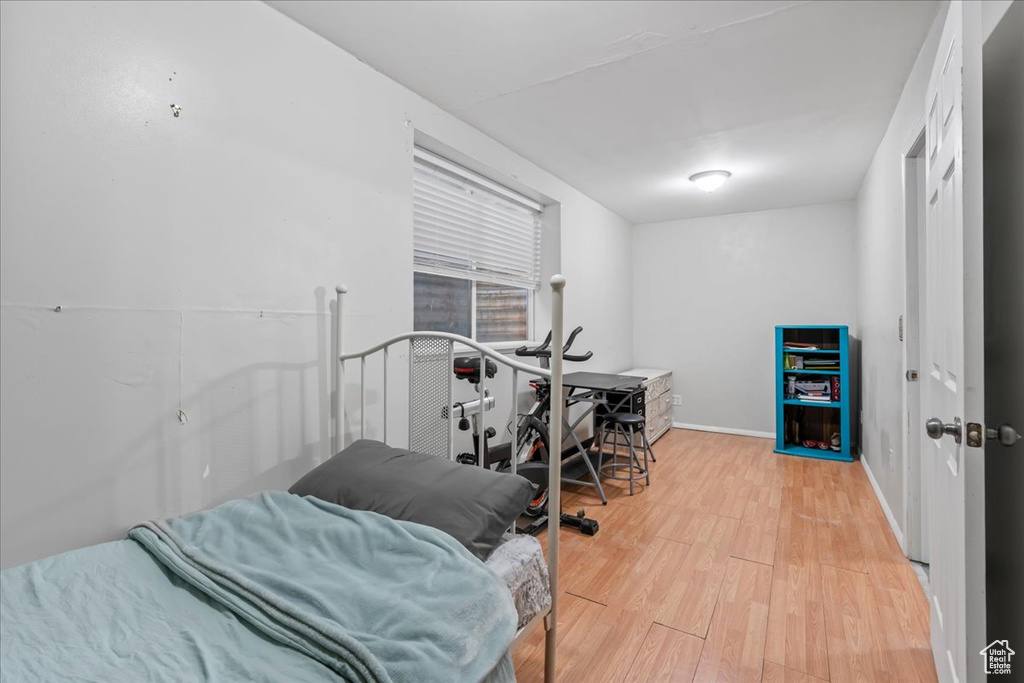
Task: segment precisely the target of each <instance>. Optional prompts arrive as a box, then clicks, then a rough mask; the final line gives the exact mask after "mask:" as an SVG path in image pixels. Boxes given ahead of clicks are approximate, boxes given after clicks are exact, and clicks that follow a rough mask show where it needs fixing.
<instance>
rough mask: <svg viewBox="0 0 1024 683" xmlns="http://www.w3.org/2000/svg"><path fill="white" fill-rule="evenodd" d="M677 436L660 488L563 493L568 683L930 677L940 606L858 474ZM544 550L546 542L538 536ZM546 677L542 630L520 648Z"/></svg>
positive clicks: (666, 443) (520, 658)
mask: <svg viewBox="0 0 1024 683" xmlns="http://www.w3.org/2000/svg"><path fill="white" fill-rule="evenodd" d="M772 445H773V442H771V441H768V440H766V439H756V438H750V437H741V436H729V435H723V434H712V433H707V432H695V431H686V430H679V429H673V430H671V431H670V432H669V433H668V434H666V435H665V436H664V437H662V438H661V439H660V440H659V441H658V442H657V443H656V444H655V445H654V450H655V453H656V455H657V458H658V462H657V463H656V464H653V465H652V467H651V486H650V487H648V488H644V487H642V486H641V487H639V488H638V489H637V492H636V495H634V496H633V497H630V496H629V495H628V488H624V487H625V486H626V485H625V484H621V483H620V482H611V481H609V482H607V483H606V485H605V487H606V490H607V491H608V494H609V503H608V505H607V506H602V505H601V504H600V501H599V500H598V498H597V496H596V495H595V494H594V493H592V490H591V489H585V488H573V489H568V488H567V489H566V492H565V506H564V507H565V510H566V511H575V509H576V508H578V507H581V506H582V507H585V508H586V510H587V514H588V516H590V517H594V518H595V519H597V520H598V521H599V522H600V525H601V529H600V531H599V532H598V534H597V536H594V537H586V536H581V535H579V534H578V533H576V532H573V531H571V530H563V533H562V535H561V539H562V558H561V572H560V574H561V576H560V579H561V593H560V597H559V600H560V610H559V612H560V614H559V620H558V623H559V639H558V669H557V677H558V680H559V681H563V682H566V683H575V682H576V681H580V682H587V683H589V682H590V681H673V682H674V681H752V682H754V681H779V682H784V683H789V682H803V683H813V682H817V681H836V682H845V681H864V682H871V683H873V682H875V681H900V682H901V683H902V682H906V681H934V680H936V677H935V669H934V667H933V665H932V657H931V650H930V646H929V640H928V603H927V601H926V598H925V596H924V593H923V591H922V589H921V586H920V584H919V583H918V580H917V577H916V576H915V575H914V571H913V569H912V568H911V566H910V563H909V562H908V561H907V560H906V558H905V557H903V555H902V553H901V552H900V549H899V546H898V545H897V543H896V539H895V538H894V537H893V535H892V532H891V531H890V529H889V526H888V523H887V522H886V519H885V516H884V514H883V513H882V509H881V507H880V506H879V504H878V501H877V499H876V498H875V495H874V492H873V491H872V489H871V484H870V482H869V481H868V479H867V476H866V475H865V473H864V470H863V468H862V467H861V465H860V463H852V464H851V463H838V462H832V461H825V460H813V459H809V458H798V457H792V456H782V455H777V454H775V453H773V452H772ZM541 541H542V542H543V541H544V538H543V536H541ZM515 664H516V675H517V677H518V679H519V680H520V681H521V682H523V683H529V682H531V681H541V680H542V679H543V668H544V643H543V630H542V629H541V630H538V631H537V632H535V633H534V634H533V635H532V637H531V638H530V640H528V641H527V642H526V643H525V644H523V646H522V647H520V649H519V650H518V651H517V652H516V655H515Z"/></svg>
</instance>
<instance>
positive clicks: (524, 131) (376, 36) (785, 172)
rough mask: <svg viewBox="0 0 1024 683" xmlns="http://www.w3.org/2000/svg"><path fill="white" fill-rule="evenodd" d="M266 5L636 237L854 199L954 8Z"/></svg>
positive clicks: (893, 1) (760, 0) (301, 1)
mask: <svg viewBox="0 0 1024 683" xmlns="http://www.w3.org/2000/svg"><path fill="white" fill-rule="evenodd" d="M267 2H268V4H269V5H271V6H272V7H274V8H276V9H277V10H279V11H280V12H282V13H284V14H286V15H287V16H289V17H292V18H293V19H295V20H296V21H298V22H299V23H301V24H303V25H305V26H307V27H308V28H310V29H311V30H313V31H315V32H316V33H318V34H320V35H321V36H323V37H324V38H326V39H328V40H330V41H331V42H333V43H335V44H336V45H338V46H339V47H341V48H343V49H345V50H346V51H348V52H350V53H352V54H354V55H355V56H356V57H358V58H359V59H361V60H362V61H364V62H366V63H368V64H369V65H371V66H372V67H374V68H376V69H377V70H379V71H381V72H382V73H384V74H386V75H387V76H389V77H391V78H393V79H394V80H396V81H398V82H399V83H401V84H403V85H405V86H406V87H408V88H410V89H411V90H413V91H415V92H417V93H419V94H420V95H422V96H423V97H425V98H427V99H429V100H431V101H433V102H435V103H436V104H437V105H439V106H440V107H442V108H444V109H446V110H448V111H449V112H451V113H452V114H454V115H455V116H457V117H459V118H461V119H463V120H464V121H466V122H468V123H470V124H472V125H473V126H475V127H477V128H479V129H480V130H482V131H484V132H485V133H487V134H489V135H490V136H491V137H493V138H495V139H497V140H499V141H500V142H502V143H504V144H505V145H507V146H508V147H510V148H512V149H513V150H515V151H517V152H519V153H520V154H521V155H522V156H524V157H526V158H528V159H530V160H531V161H533V162H534V163H536V164H537V165H539V166H541V167H543V168H545V169H547V170H548V171H550V172H551V173H553V174H555V175H557V176H558V177H560V178H562V179H563V180H565V181H566V182H568V183H569V184H570V185H573V186H575V187H576V188H578V189H579V190H581V191H583V192H584V193H586V194H587V195H589V196H590V197H592V198H594V199H595V200H597V201H599V202H600V203H602V204H604V205H605V206H607V207H608V208H610V209H612V210H613V211H615V212H616V213H618V214H619V215H621V216H623V217H624V218H626V219H627V220H629V221H631V222H633V223H647V222H654V221H664V220H671V219H675V218H688V217H694V216H707V215H715V214H725V213H735V212H741V211H756V210H760V209H767V208H779V207H786V206H796V205H801V204H812V203H817V202H829V201H839V200H846V199H852V198H853V197H854V196H855V195H856V193H857V190H858V188H859V186H860V183H861V180H862V178H863V177H864V173H865V172H866V171H867V167H868V164H869V163H870V162H871V158H872V157H873V155H874V151H875V148H876V147H877V145H878V142H879V141H880V140H881V137H882V135H883V134H884V132H885V128H886V126H887V124H888V121H889V117H890V116H891V114H892V111H893V109H894V108H895V105H896V101H897V99H898V98H899V95H900V92H901V91H902V89H903V84H904V81H905V80H906V78H907V75H908V74H909V72H910V69H911V67H912V66H913V63H914V59H915V58H916V56H917V53H918V51H919V50H920V48H921V44H922V43H923V42H924V38H925V35H926V34H927V32H928V28H929V26H930V24H931V22H932V19H933V18H934V16H935V13H936V11H937V8H938V3H937V2H936V1H920V0H910V1H903V0H882V1H877V2H870V1H863V0H852V1H830V2H824V1H819V2H793V1H791V0H790V1H775V0H755V1H748V2H742V1H733V2H699V1H691V2H659V1H654V2H638V1H633V2H600V1H598V2H583V1H580V2H553V1H549V2H493V1H492V2H423V1H411V2H405V1H392V2H322V1H305V0H287V1H286V0H267ZM718 168H723V169H726V170H729V171H731V172H732V173H733V178H732V180H730V181H729V183H727V184H726V185H725V186H724V187H723V188H722V189H721V190H718V191H717V192H715V193H712V194H705V193H704V192H702V191H700V190H698V189H697V188H695V187H694V186H693V185H692V184H691V183H689V182H687V181H686V179H687V178H688V177H689V176H690V175H691V174H693V173H696V172H698V171H703V170H708V169H718Z"/></svg>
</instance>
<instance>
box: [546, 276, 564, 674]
mask: <svg viewBox="0 0 1024 683" xmlns="http://www.w3.org/2000/svg"><path fill="white" fill-rule="evenodd" d="M564 289H565V276H563V275H555V276H553V277H552V278H551V427H550V428H549V429H550V433H549V440H548V447H549V450H550V452H551V453H552V454H553V455H552V457H549V458H548V576H549V578H550V581H551V613H550V615H548V619H547V623H546V624H545V626H546V627H547V632H546V633H545V635H544V681H545V683H554V681H555V643H556V640H557V635H556V632H555V631H556V629H557V626H558V530H559V528H560V527H561V521H562V458H561V454H562V408H563V407H564V405H565V400H564V398H563V395H562V344H563V343H565V342H564V338H565V330H564V327H563V322H562V318H563V305H562V304H563V301H562V298H563V295H562V290H564Z"/></svg>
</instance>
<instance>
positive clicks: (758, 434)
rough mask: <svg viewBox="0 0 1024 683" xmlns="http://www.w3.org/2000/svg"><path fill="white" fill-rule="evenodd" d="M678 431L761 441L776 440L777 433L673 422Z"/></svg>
mask: <svg viewBox="0 0 1024 683" xmlns="http://www.w3.org/2000/svg"><path fill="white" fill-rule="evenodd" d="M672 426H673V427H675V428H676V429H696V430H697V431H698V432H717V433H719V434H735V435H736V436H756V437H757V438H759V439H774V438H775V432H755V431H753V430H750V429H733V428H732V427H710V426H708V425H691V424H684V423H682V422H673V423H672Z"/></svg>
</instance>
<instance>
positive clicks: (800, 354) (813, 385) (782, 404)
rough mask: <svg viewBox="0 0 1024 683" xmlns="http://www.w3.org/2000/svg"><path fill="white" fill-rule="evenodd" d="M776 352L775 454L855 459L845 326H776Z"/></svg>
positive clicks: (847, 344) (847, 340)
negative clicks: (852, 441)
mask: <svg viewBox="0 0 1024 683" xmlns="http://www.w3.org/2000/svg"><path fill="white" fill-rule="evenodd" d="M775 350H776V353H775V355H776V360H775V365H776V367H775V373H776V384H777V389H776V444H775V452H777V453H783V454H786V455H799V456H805V457H813V458H827V459H830V460H844V461H851V460H853V456H852V453H853V450H852V443H851V422H850V419H851V418H850V416H851V401H850V390H851V389H852V388H853V387H852V385H851V384H850V360H849V359H850V354H849V331H848V328H847V327H846V326H845V325H814V326H799V325H794V326H778V327H776V328H775ZM815 354H817V355H815ZM822 443H827V444H829V448H827V449H821V448H814V447H813V446H816V445H817V444H822ZM833 444H835V448H833ZM808 446H812V447H808Z"/></svg>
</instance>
